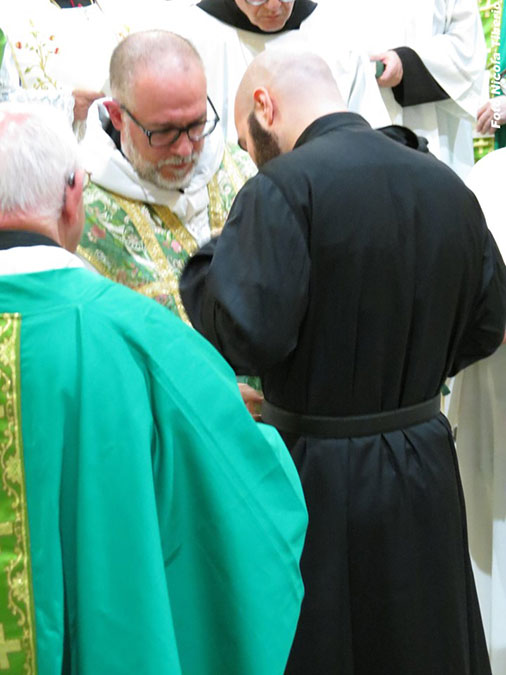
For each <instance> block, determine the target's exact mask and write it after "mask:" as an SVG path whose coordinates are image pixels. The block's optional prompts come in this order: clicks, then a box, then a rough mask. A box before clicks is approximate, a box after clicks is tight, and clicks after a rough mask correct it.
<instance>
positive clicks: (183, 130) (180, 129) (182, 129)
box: [117, 96, 220, 148]
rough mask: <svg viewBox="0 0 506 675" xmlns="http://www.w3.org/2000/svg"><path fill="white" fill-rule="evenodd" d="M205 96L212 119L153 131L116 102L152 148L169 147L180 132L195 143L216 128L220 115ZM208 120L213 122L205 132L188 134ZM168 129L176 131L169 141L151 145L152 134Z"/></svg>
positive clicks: (164, 132)
mask: <svg viewBox="0 0 506 675" xmlns="http://www.w3.org/2000/svg"><path fill="white" fill-rule="evenodd" d="M206 98H207V101H208V103H209V105H210V106H211V110H212V111H213V113H214V120H207V119H206V120H204V121H203V122H192V123H191V124H188V125H187V126H185V127H175V126H169V127H166V128H165V129H155V130H154V131H153V130H150V129H146V127H144V126H143V125H142V124H141V123H140V122H139V120H137V119H136V118H135V117H134V116H133V115H132V113H131V112H130V110H128V108H127V107H126V106H125V105H123V104H122V103H120V102H119V101H118V102H117V103H118V104H119V107H120V108H121V110H124V111H125V112H126V114H127V115H128V117H130V119H131V120H132V122H134V123H135V124H136V125H137V126H138V127H139V129H140V130H141V131H142V132H143V133H144V134H145V135H146V136H147V138H148V142H149V145H150V146H151V147H152V148H166V147H169V146H170V145H174V143H175V142H176V141H177V140H178V139H179V137H180V136H181V134H182V133H186V135H187V136H188V138H189V139H190V141H193V142H194V143H196V142H198V141H201V140H202V139H203V138H206V136H209V135H210V134H212V133H213V131H214V130H215V129H216V126H217V124H218V122H219V121H220V116H219V115H218V111H217V110H216V108H215V107H214V105H213V102H212V101H211V99H210V98H209V96H207V97H206ZM209 122H211V123H214V124H213V126H212V127H211V128H210V129H209V130H208V131H206V133H205V134H197V136H196V137H195V136H193V137H192V136H191V135H190V134H191V130H192V129H193V128H194V127H200V126H202V125H205V124H208V123H209ZM170 131H175V132H177V134H176V136H175V137H174V138H173V139H172V140H171V141H170V143H162V144H161V145H153V143H152V142H151V137H152V136H153V134H166V133H168V132H170Z"/></svg>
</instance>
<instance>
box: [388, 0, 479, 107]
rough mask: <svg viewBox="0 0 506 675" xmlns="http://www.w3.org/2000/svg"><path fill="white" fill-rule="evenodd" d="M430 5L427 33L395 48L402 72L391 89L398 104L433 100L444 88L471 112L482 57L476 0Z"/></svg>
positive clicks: (437, 0)
mask: <svg viewBox="0 0 506 675" xmlns="http://www.w3.org/2000/svg"><path fill="white" fill-rule="evenodd" d="M434 5H435V9H434V17H433V33H432V35H430V36H429V37H427V38H426V39H420V40H418V41H417V43H416V44H410V47H411V49H409V50H406V48H405V47H400V48H398V49H396V50H395V51H397V52H398V53H399V56H400V57H401V60H402V62H403V67H404V68H405V69H406V72H405V75H404V78H403V79H404V83H401V86H400V89H399V90H398V91H397V92H395V91H394V95H395V97H396V99H397V102H398V103H399V104H400V105H402V106H407V105H414V104H415V103H426V102H429V101H431V100H432V101H439V100H442V98H445V97H444V96H442V95H443V94H446V97H449V98H451V99H452V100H453V101H455V103H457V104H458V105H459V106H460V107H461V108H462V109H463V110H465V111H466V112H467V113H468V114H469V115H471V116H472V117H473V118H474V117H475V115H476V110H477V107H478V105H479V98H480V96H481V89H482V79H483V77H484V74H485V61H486V47H485V39H484V36H483V28H482V25H481V21H480V15H479V12H478V7H477V4H476V2H475V1H474V0H452V1H451V2H449V1H448V0H435V3H434ZM425 71H426V72H425ZM436 85H437V86H436ZM418 87H419V88H420V89H419V91H420V94H419V95H418V94H417V92H416V89H418ZM418 96H420V98H421V100H417V98H418Z"/></svg>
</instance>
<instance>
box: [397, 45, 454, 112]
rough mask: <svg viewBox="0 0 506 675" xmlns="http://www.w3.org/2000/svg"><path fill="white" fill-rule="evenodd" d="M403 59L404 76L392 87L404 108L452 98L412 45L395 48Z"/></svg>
mask: <svg viewBox="0 0 506 675" xmlns="http://www.w3.org/2000/svg"><path fill="white" fill-rule="evenodd" d="M393 51H394V52H396V53H397V54H398V56H399V58H400V59H401V61H402V69H403V72H404V74H403V77H402V80H401V82H400V84H398V85H397V86H396V87H392V92H393V94H394V98H395V100H396V101H397V103H398V104H399V105H401V106H402V107H403V108H405V107H407V106H409V105H418V104H420V103H435V102H436V101H444V100H445V99H448V98H450V97H449V96H448V94H447V93H446V91H445V90H444V89H443V88H442V87H441V86H440V85H439V84H438V82H437V80H435V79H434V78H433V77H432V75H431V74H430V72H429V71H428V70H427V68H426V67H425V66H424V63H423V61H422V59H421V58H420V57H419V56H418V54H417V53H416V52H415V51H414V50H413V49H411V47H397V48H396V49H394V50H393Z"/></svg>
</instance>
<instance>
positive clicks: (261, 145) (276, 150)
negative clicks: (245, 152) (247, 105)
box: [248, 112, 281, 167]
mask: <svg viewBox="0 0 506 675" xmlns="http://www.w3.org/2000/svg"><path fill="white" fill-rule="evenodd" d="M248 128H249V132H250V135H251V140H252V141H253V145H254V149H255V164H256V165H257V166H258V167H260V166H263V165H264V164H265V163H266V162H268V161H269V160H270V159H274V157H277V156H278V155H280V154H281V148H280V147H279V145H278V141H277V138H276V136H275V135H274V134H271V133H269V132H268V131H266V130H265V129H264V128H263V127H262V126H261V125H260V122H259V121H258V120H257V118H256V117H255V114H254V113H253V112H250V114H249V117H248Z"/></svg>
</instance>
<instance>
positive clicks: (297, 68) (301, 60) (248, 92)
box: [236, 49, 344, 112]
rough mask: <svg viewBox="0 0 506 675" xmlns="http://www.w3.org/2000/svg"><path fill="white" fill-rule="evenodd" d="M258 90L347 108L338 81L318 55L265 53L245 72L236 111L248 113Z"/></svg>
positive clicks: (294, 99)
mask: <svg viewBox="0 0 506 675" xmlns="http://www.w3.org/2000/svg"><path fill="white" fill-rule="evenodd" d="M258 87H265V88H266V89H269V90H271V91H273V92H274V91H276V92H277V93H278V94H279V95H282V96H283V98H285V99H286V100H292V101H294V102H295V101H300V100H301V97H303V98H304V101H305V103H307V102H309V101H308V99H310V98H312V97H317V98H318V99H322V98H323V99H325V100H332V101H334V102H335V104H337V105H341V106H342V107H344V102H343V100H342V98H341V94H340V93H339V90H338V88H337V84H336V81H335V79H334V76H333V75H332V71H331V70H330V68H329V66H328V65H327V63H326V62H325V61H324V60H323V59H322V58H321V57H319V56H317V55H316V54H313V53H310V52H306V53H304V52H303V53H300V52H297V53H295V52H285V51H280V50H274V49H273V50H266V51H264V52H262V53H261V54H260V55H259V56H257V57H256V58H255V59H254V60H253V61H252V62H251V64H250V65H249V67H248V68H247V69H246V72H245V73H244V76H243V78H242V80H241V83H240V84H239V88H238V90H237V96H236V110H238V109H239V110H245V109H247V108H248V106H249V110H248V112H249V111H250V110H251V109H252V107H253V103H252V102H253V94H254V91H255V89H257V88H258Z"/></svg>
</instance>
